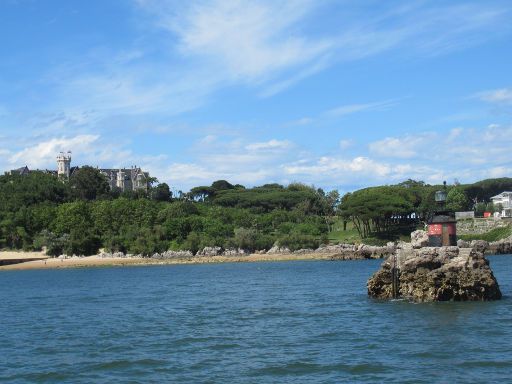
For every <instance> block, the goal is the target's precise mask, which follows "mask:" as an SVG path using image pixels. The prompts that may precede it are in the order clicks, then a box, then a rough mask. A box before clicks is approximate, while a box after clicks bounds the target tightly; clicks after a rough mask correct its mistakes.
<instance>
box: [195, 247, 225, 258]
mask: <svg viewBox="0 0 512 384" xmlns="http://www.w3.org/2000/svg"><path fill="white" fill-rule="evenodd" d="M219 255H222V248H221V247H204V248H203V249H202V250H201V251H199V252H197V254H196V256H219Z"/></svg>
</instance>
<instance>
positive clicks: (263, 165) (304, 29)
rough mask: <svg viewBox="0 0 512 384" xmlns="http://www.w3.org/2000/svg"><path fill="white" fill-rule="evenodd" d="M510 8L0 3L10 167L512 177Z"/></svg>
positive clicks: (327, 180) (309, 178)
mask: <svg viewBox="0 0 512 384" xmlns="http://www.w3.org/2000/svg"><path fill="white" fill-rule="evenodd" d="M510 20H512V2H511V1H509V0H503V1H500V0H486V1H480V0H478V1H458V0H454V1H440V0H432V1H411V0H408V1H399V0H394V1H380V0H375V1H373V0H354V1H350V0H332V1H331V0H321V1H320V0H289V1H282V0H269V1H266V0H260V1H250V0H245V1H238V0H204V1H203V0H201V1H181V0H178V1H174V0H169V1H167V0H109V1H105V0H88V1H81V0H46V1H38V0H0V170H4V171H6V170H9V169H13V168H19V167H21V166H24V165H27V166H28V167H29V168H30V169H46V168H48V169H56V160H55V158H56V155H57V154H58V153H59V152H60V151H66V152H67V151H71V152H72V157H73V161H72V165H86V164H87V165H92V166H99V167H100V168H118V167H130V166H133V165H137V166H140V167H142V168H143V169H144V170H147V171H149V172H150V173H151V175H152V176H155V177H157V178H158V180H159V181H160V182H166V183H168V184H169V185H170V186H171V188H172V189H173V190H175V191H177V190H183V191H188V190H189V189H190V188H191V187H194V186H198V185H210V184H211V183H212V182H213V181H215V180H218V179H226V180H228V181H230V182H231V183H233V184H236V183H239V184H243V185H245V186H249V187H250V186H255V185H262V184H265V183H274V182H277V183H281V184H288V183H291V182H303V183H306V184H308V185H314V186H316V187H321V188H324V189H325V190H332V189H338V190H339V191H340V192H348V191H353V190H356V189H359V188H364V187H368V186H374V185H383V184H396V183H399V182H402V181H404V180H407V179H414V180H423V181H425V182H427V183H430V184H440V183H442V181H443V180H446V181H447V182H448V183H453V182H454V181H456V180H457V181H459V182H461V183H471V182H475V181H478V180H481V179H485V178H493V177H507V176H508V177H511V176H512V156H511V148H512V70H511V68H512V23H511V22H510Z"/></svg>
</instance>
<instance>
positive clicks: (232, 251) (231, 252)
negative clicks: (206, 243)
mask: <svg viewBox="0 0 512 384" xmlns="http://www.w3.org/2000/svg"><path fill="white" fill-rule="evenodd" d="M249 253H250V252H248V251H246V250H245V249H242V248H228V249H226V250H225V251H224V252H223V253H222V254H223V255H224V256H244V255H248V254H249Z"/></svg>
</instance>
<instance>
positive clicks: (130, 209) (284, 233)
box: [0, 167, 512, 255]
mask: <svg viewBox="0 0 512 384" xmlns="http://www.w3.org/2000/svg"><path fill="white" fill-rule="evenodd" d="M440 188H442V186H440V185H437V186H432V185H427V184H425V183H423V182H421V181H414V180H408V181H405V182H403V183H401V184H398V185H391V186H381V187H372V188H365V189H362V190H359V191H355V192H353V193H347V194H346V195H344V196H343V197H342V198H340V196H339V194H338V192H337V191H331V192H329V193H326V192H324V191H323V190H322V189H316V188H314V187H311V186H307V185H304V184H300V183H292V184H290V185H288V186H282V185H279V184H267V185H263V186H259V187H254V188H245V187H244V186H242V185H232V184H230V183H229V182H228V181H225V180H218V181H215V182H214V183H213V184H212V185H211V186H199V187H196V188H192V189H191V190H190V192H188V193H181V192H180V193H178V194H176V195H175V196H173V195H172V194H171V192H170V188H169V186H168V185H167V184H165V183H162V184H157V183H156V180H154V181H153V183H152V185H151V187H150V188H149V190H148V191H147V192H146V191H139V192H137V193H135V192H131V191H130V192H121V191H119V190H113V191H111V190H110V189H109V187H108V184H107V182H106V180H105V179H104V178H103V176H102V175H101V174H100V173H99V172H98V171H97V170H96V169H94V168H91V167H82V168H81V169H80V170H79V171H78V172H76V173H75V174H74V175H73V177H72V178H71V179H70V180H69V181H63V180H60V179H58V178H56V177H55V176H53V175H49V174H45V173H42V172H33V173H31V174H29V175H26V176H20V175H4V176H0V248H3V249H23V250H38V249H42V248H43V247H46V249H47V252H48V254H50V255H59V254H62V253H65V254H80V255H90V254H95V253H97V252H98V250H99V249H100V248H104V249H106V250H109V251H121V252H126V253H134V254H145V255H150V254H152V253H154V252H163V251H165V250H190V251H192V252H196V251H198V250H200V249H202V248H203V247H206V246H220V247H223V248H242V249H246V250H250V251H254V250H261V249H269V248H270V247H272V246H273V245H279V246H285V247H288V248H290V249H291V250H296V249H301V248H315V247H318V246H319V245H320V244H322V243H326V242H327V241H328V234H329V232H330V231H331V230H332V228H333V225H334V224H335V223H338V222H340V221H341V222H343V223H344V224H345V226H346V225H347V223H349V222H351V223H353V225H354V227H355V228H356V229H357V230H358V232H359V234H360V238H361V239H365V238H369V237H379V238H383V239H394V238H396V236H398V235H399V234H400V233H406V232H407V231H410V230H411V229H414V228H415V227H417V226H418V225H421V224H422V222H425V221H427V220H428V219H429V218H430V217H431V215H432V214H433V212H434V211H435V209H436V206H435V203H434V193H435V191H436V190H439V189H440ZM510 189H512V179H509V178H503V179H489V180H484V181H481V182H478V183H475V184H470V185H454V186H449V187H448V202H447V205H448V207H449V208H450V209H452V210H468V209H476V210H477V212H480V211H481V212H483V211H484V210H488V209H493V207H492V206H490V205H489V203H488V201H489V198H490V197H491V196H493V195H496V194H498V193H500V192H502V191H503V190H510Z"/></svg>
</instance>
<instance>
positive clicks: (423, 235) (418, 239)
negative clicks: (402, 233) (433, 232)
mask: <svg viewBox="0 0 512 384" xmlns="http://www.w3.org/2000/svg"><path fill="white" fill-rule="evenodd" d="M411 245H412V247H413V248H416V249H417V248H422V247H426V246H428V234H427V232H426V231H423V230H417V231H414V232H412V233H411Z"/></svg>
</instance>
